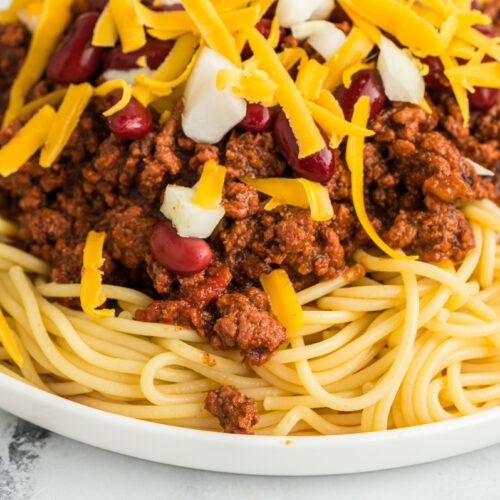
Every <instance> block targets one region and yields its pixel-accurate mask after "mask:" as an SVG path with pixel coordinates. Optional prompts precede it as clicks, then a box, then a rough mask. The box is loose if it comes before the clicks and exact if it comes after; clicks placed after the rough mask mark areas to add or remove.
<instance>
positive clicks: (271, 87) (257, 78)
mask: <svg viewBox="0 0 500 500" xmlns="http://www.w3.org/2000/svg"><path fill="white" fill-rule="evenodd" d="M228 86H230V87H231V89H232V92H233V94H235V95H236V96H237V97H242V98H244V99H246V100H247V101H248V102H257V103H258V102H260V103H262V104H264V105H265V106H274V105H276V99H275V94H276V89H277V88H278V86H277V85H276V83H275V82H274V81H273V80H271V79H270V78H269V75H268V74H267V73H265V72H264V71H262V70H260V69H258V67H257V61H250V63H247V64H245V66H244V69H243V70H241V69H239V68H225V69H221V70H220V71H219V72H218V73H217V89H218V90H224V89H225V88H226V87H228Z"/></svg>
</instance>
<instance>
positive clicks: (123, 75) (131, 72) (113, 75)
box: [102, 68, 153, 85]
mask: <svg viewBox="0 0 500 500" xmlns="http://www.w3.org/2000/svg"><path fill="white" fill-rule="evenodd" d="M152 74H153V71H152V70H151V69H149V68H132V69H107V70H106V71H105V72H104V73H103V74H102V76H103V78H104V79H105V80H125V81H126V82H127V83H128V84H129V85H134V84H135V82H134V80H135V77H136V76H137V75H146V76H152Z"/></svg>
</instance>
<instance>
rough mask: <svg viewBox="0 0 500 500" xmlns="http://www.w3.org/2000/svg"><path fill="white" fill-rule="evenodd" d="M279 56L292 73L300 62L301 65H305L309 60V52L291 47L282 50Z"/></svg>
mask: <svg viewBox="0 0 500 500" xmlns="http://www.w3.org/2000/svg"><path fill="white" fill-rule="evenodd" d="M277 55H278V59H279V61H280V63H281V64H282V65H283V67H284V68H285V69H286V70H287V71H290V69H292V68H293V67H294V66H295V65H296V64H297V63H298V62H299V61H300V64H305V63H306V62H307V60H308V59H309V57H308V56H307V52H306V51H305V50H304V49H303V48H302V47H290V48H287V49H285V50H282V51H281V52H279V53H278V54H277Z"/></svg>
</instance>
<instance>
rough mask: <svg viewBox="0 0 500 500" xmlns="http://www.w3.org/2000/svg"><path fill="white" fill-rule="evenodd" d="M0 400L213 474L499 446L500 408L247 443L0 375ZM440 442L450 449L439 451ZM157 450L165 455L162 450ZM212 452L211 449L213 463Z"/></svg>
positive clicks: (296, 471) (112, 446)
mask: <svg viewBox="0 0 500 500" xmlns="http://www.w3.org/2000/svg"><path fill="white" fill-rule="evenodd" d="M0 394H2V397H1V398H0V408H2V409H3V410H5V411H7V412H9V413H12V414H14V415H16V416H18V417H19V418H22V419H24V420H27V421H29V422H32V423H34V424H36V425H39V426H41V427H44V428H46V429H48V430H50V431H52V432H54V433H56V434H60V435H63V436H65V437H67V438H70V439H73V440H76V441H79V442H82V443H85V444H87V445H91V446H94V447H97V448H100V449H104V450H107V451H112V452H115V453H121V454H124V455H128V456H132V457H135V458H140V459H144V460H149V461H155V462H159V463H166V464H171V465H177V466H183V467H191V468H195V469H201V470H211V471H218V472H229V473H240V474H259V475H290V476H313V475H324V474H340V473H356V472H364V471H370V470H382V469H389V468H396V467H403V466H407V465H415V464H419V463H425V462H429V461H433V460H439V459H442V458H447V457H451V456H455V455H459V454H462V453H466V452H469V451H473V450H476V449H479V448H483V447H486V446H489V445H493V444H495V443H497V442H500V407H498V408H493V409H489V410H485V411H482V412H478V413H475V414H473V415H467V416H463V417H459V418H455V419H451V420H446V421H442V422H435V423H431V424H424V425H420V426H413V427H407V428H402V429H391V430H385V431H378V432H370V433H358V434H345V435H330V436H259V435H255V436H248V435H237V434H224V433H222V432H213V431H203V430H196V429H189V428H182V427H175V426H171V425H167V424H160V423H155V422H148V421H144V420H139V419H134V418H131V417H126V416H122V415H117V414H113V413H109V412H105V411H102V410H99V409H95V408H91V407H88V406H85V405H82V404H79V403H77V402H74V401H71V400H68V399H66V398H63V397H61V396H57V395H54V394H50V393H47V392H45V391H43V390H41V389H38V388H36V387H33V386H31V385H29V384H26V383H24V382H22V381H19V380H16V379H14V378H13V377H10V376H8V375H6V374H4V373H0ZM59 416H61V417H62V420H61V419H58V418H57V417H59ZM66 418H69V419H70V420H71V419H74V420H73V421H72V422H73V423H75V424H81V425H82V426H83V427H84V428H85V430H84V431H83V432H79V431H78V430H75V426H74V425H71V424H70V425H68V424H69V422H68V421H66V420H65V419H66ZM117 430H119V432H126V431H129V430H132V431H133V434H131V435H129V437H130V439H129V441H127V440H120V439H117V440H113V439H112V438H111V439H110V437H111V436H107V433H108V432H110V433H111V434H113V432H116V431H117ZM467 430H470V431H471V432H472V433H473V434H474V433H478V435H477V440H475V441H474V442H470V438H467V439H466V440H465V441H466V442H464V443H458V442H454V440H455V438H456V437H458V436H460V434H461V433H462V432H464V431H467ZM485 430H487V432H486V433H485V432H484V431H485ZM492 431H493V432H492ZM144 436H150V437H151V438H153V437H154V438H155V440H154V441H151V442H150V443H149V445H150V446H151V449H150V450H149V451H145V448H144V446H145V443H144V442H142V443H141V439H142V438H143V437H144ZM443 438H444V441H443ZM100 440H102V441H100ZM157 440H158V441H157ZM429 440H430V441H431V442H433V440H436V441H435V445H436V447H437V449H436V450H433V451H432V450H428V449H426V448H425V446H422V443H424V442H428V441H429ZM120 441H121V442H120ZM458 441H459V440H458ZM127 442H128V444H127ZM443 443H445V444H446V445H449V446H446V448H445V449H443V448H440V445H442V444H443ZM467 443H468V444H467ZM162 444H163V445H165V446H167V448H166V449H165V448H161V446H162ZM186 446H187V447H188V448H190V449H191V451H192V452H193V453H186V451H187V450H184V449H183V447H186ZM406 447H410V449H411V451H412V453H410V454H409V456H403V455H404V454H403V455H402V453H401V451H402V450H401V449H400V448H406ZM213 450H216V451H215V452H214V453H215V460H214V453H212V451H213ZM337 452H338V453H342V452H343V453H347V455H348V456H347V459H346V461H345V462H344V463H342V461H338V460H335V457H336V453H337ZM351 452H352V453H354V454H355V455H356V454H358V453H360V454H362V453H363V452H367V453H368V455H370V454H373V453H374V452H377V453H380V456H379V457H377V463H374V462H373V458H374V457H372V459H371V460H370V459H369V458H368V459H367V457H362V458H360V463H354V464H353V463H352V461H353V458H354V459H355V457H351V458H349V457H350V453H351ZM207 453H210V455H211V456H210V457H209V458H210V460H205V459H204V454H205V458H208V457H206V454H207ZM233 453H238V455H239V456H241V455H242V454H244V456H245V457H246V459H245V460H243V461H238V462H237V461H235V460H233V458H232V457H233V456H234V455H233ZM263 453H269V455H262V454H263ZM200 454H201V455H200ZM316 456H317V457H318V459H317V461H316V463H315V464H307V459H308V458H307V457H309V458H311V457H312V458H313V460H315V458H314V457H316ZM320 456H321V457H324V459H327V458H332V459H333V462H332V463H330V464H325V463H322V462H320V459H319V457H320ZM398 457H399V458H398ZM337 458H339V457H337ZM378 459H380V460H378ZM321 460H323V458H322V459H321ZM279 461H282V462H283V461H284V464H283V463H281V462H279ZM311 465H314V467H311Z"/></svg>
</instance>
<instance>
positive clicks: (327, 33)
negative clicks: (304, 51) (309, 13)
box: [307, 21, 346, 61]
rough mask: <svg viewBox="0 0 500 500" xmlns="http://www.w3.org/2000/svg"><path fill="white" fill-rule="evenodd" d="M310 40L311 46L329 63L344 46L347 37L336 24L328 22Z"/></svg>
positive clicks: (322, 24) (323, 23) (322, 22)
mask: <svg viewBox="0 0 500 500" xmlns="http://www.w3.org/2000/svg"><path fill="white" fill-rule="evenodd" d="M318 22H321V26H320V27H319V29H317V30H316V31H315V32H314V33H313V34H312V35H311V36H310V37H309V38H308V39H307V41H308V42H309V45H310V46H311V47H312V48H313V49H314V50H316V51H317V52H319V53H320V54H321V55H322V56H323V58H324V59H325V60H326V61H328V59H330V58H331V57H332V56H333V54H335V52H337V50H339V49H340V47H342V45H344V42H345V41H346V36H345V34H344V32H343V31H342V30H341V29H339V28H337V26H335V24H333V23H329V22H326V21H318Z"/></svg>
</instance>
